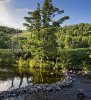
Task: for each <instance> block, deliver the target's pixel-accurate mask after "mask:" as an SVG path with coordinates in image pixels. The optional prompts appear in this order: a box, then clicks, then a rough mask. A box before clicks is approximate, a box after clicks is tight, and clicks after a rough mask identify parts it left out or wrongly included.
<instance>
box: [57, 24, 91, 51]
mask: <svg viewBox="0 0 91 100" xmlns="http://www.w3.org/2000/svg"><path fill="white" fill-rule="evenodd" d="M57 42H58V44H59V47H60V48H62V49H68V48H88V47H91V24H87V23H80V24H76V25H70V26H64V27H63V28H61V29H60V30H59V31H58V32H57Z"/></svg>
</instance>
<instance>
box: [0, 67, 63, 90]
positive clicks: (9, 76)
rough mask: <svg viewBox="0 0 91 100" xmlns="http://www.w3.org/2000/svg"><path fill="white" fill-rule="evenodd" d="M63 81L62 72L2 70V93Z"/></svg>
mask: <svg viewBox="0 0 91 100" xmlns="http://www.w3.org/2000/svg"><path fill="white" fill-rule="evenodd" d="M61 79H62V72H61V70H48V69H46V70H43V69H38V68H37V69H31V71H29V72H28V73H26V72H24V73H21V72H19V71H15V70H9V69H0V91H7V90H11V89H16V88H21V87H24V86H28V85H32V84H44V83H48V84H51V83H55V82H57V81H60V80H61Z"/></svg>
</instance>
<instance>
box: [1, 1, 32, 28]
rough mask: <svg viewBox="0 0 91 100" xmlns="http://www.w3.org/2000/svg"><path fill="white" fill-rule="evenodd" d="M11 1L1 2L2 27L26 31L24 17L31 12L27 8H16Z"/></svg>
mask: <svg viewBox="0 0 91 100" xmlns="http://www.w3.org/2000/svg"><path fill="white" fill-rule="evenodd" d="M11 2H12V1H11V0H0V25H3V26H9V27H13V28H20V29H24V26H23V23H24V22H25V20H24V16H27V12H28V11H31V10H30V9H27V8H14V7H12V6H11Z"/></svg>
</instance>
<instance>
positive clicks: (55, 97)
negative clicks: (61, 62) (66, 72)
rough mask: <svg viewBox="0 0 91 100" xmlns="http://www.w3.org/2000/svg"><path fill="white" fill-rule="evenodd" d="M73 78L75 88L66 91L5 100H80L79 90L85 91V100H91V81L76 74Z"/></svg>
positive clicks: (26, 95)
mask: <svg viewBox="0 0 91 100" xmlns="http://www.w3.org/2000/svg"><path fill="white" fill-rule="evenodd" d="M71 77H72V78H73V79H74V83H73V86H72V87H69V88H64V90H60V91H51V92H39V93H33V94H24V95H20V96H18V97H14V98H8V99H4V100H79V99H78V98H77V95H76V94H77V91H78V90H79V89H83V90H84V93H85V95H86V97H85V98H84V99H83V100H91V80H89V79H87V78H84V77H83V76H76V75H74V74H71Z"/></svg>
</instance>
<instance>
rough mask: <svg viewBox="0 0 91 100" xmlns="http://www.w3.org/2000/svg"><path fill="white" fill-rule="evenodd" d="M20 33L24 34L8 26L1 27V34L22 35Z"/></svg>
mask: <svg viewBox="0 0 91 100" xmlns="http://www.w3.org/2000/svg"><path fill="white" fill-rule="evenodd" d="M20 32H22V30H19V29H14V28H9V27H6V26H0V33H5V34H14V33H20Z"/></svg>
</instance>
